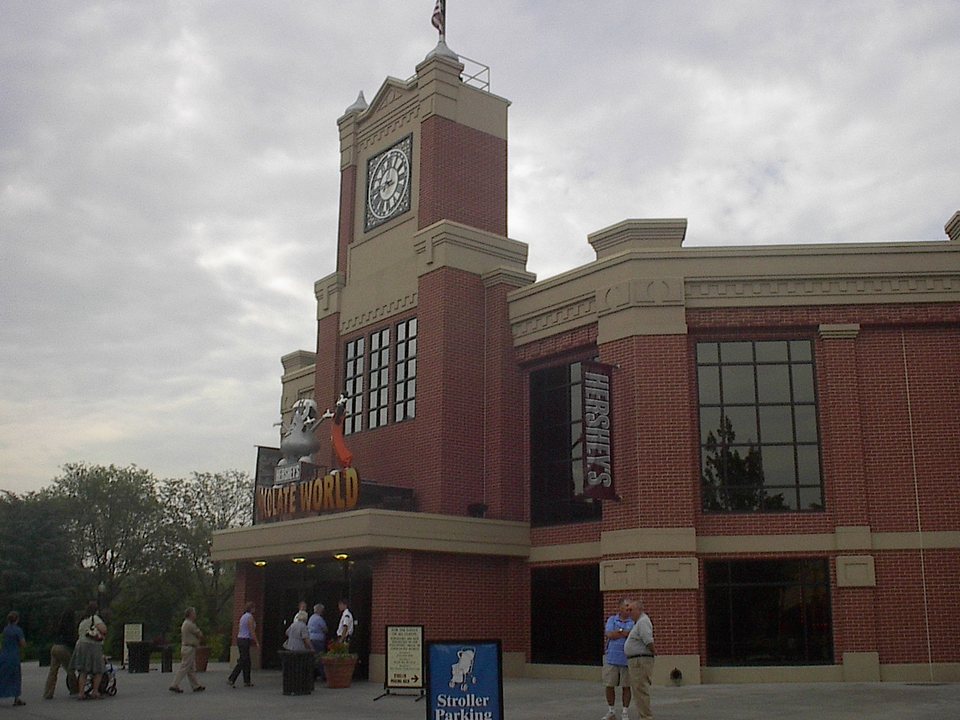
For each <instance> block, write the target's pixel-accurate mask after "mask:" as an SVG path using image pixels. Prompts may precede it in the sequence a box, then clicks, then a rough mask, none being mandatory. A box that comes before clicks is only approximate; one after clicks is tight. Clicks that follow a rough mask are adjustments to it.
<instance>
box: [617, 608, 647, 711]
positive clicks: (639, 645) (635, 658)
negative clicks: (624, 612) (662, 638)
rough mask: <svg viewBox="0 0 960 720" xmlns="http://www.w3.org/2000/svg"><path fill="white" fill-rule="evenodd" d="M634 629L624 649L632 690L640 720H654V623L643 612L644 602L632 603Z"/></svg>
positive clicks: (631, 612)
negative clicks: (651, 681)
mask: <svg viewBox="0 0 960 720" xmlns="http://www.w3.org/2000/svg"><path fill="white" fill-rule="evenodd" d="M630 617H631V618H633V629H632V630H631V631H630V634H629V635H627V641H626V643H624V646H623V649H624V652H625V653H626V655H627V667H629V668H630V689H631V690H632V691H633V692H632V694H633V697H634V698H635V699H636V704H637V712H638V713H639V717H640V720H653V713H652V712H650V676H651V675H652V674H653V657H654V654H655V653H654V649H653V623H652V622H650V618H649V617H648V616H647V614H646V613H645V612H644V611H643V600H634V601H632V602H631V603H630Z"/></svg>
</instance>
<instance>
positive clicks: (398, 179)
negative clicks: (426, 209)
mask: <svg viewBox="0 0 960 720" xmlns="http://www.w3.org/2000/svg"><path fill="white" fill-rule="evenodd" d="M412 150H413V136H412V135H407V137H405V138H403V140H401V141H400V142H398V143H397V144H396V145H394V146H393V147H391V148H387V149H386V150H384V151H383V152H382V153H380V154H379V155H374V156H373V157H372V158H370V159H369V160H368V161H367V207H366V213H365V219H366V222H365V224H364V230H371V229H372V228H375V227H377V226H378V225H382V224H383V223H385V222H387V221H388V220H391V219H393V218H395V217H396V216H398V215H401V214H402V213H405V212H406V211H407V210H409V209H410V181H411V177H410V167H411V159H412V154H413V153H412Z"/></svg>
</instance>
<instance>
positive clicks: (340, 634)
mask: <svg viewBox="0 0 960 720" xmlns="http://www.w3.org/2000/svg"><path fill="white" fill-rule="evenodd" d="M337 607H338V608H340V624H339V625H337V639H338V640H339V641H340V642H342V643H346V644H347V645H349V644H350V636H351V635H353V624H354V623H353V613H351V612H350V602H349V601H348V600H347V599H346V598H342V599H341V600H340V602H339V603H337Z"/></svg>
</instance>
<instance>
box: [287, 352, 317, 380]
mask: <svg viewBox="0 0 960 720" xmlns="http://www.w3.org/2000/svg"><path fill="white" fill-rule="evenodd" d="M316 362H317V354H316V353H315V352H311V351H310V350H294V351H293V352H291V353H287V354H286V355H284V356H283V357H282V358H280V364H281V365H283V374H284V376H286V375H294V374H296V373H297V372H300V371H302V370H303V369H305V368H312V367H313V366H314V365H315V364H316Z"/></svg>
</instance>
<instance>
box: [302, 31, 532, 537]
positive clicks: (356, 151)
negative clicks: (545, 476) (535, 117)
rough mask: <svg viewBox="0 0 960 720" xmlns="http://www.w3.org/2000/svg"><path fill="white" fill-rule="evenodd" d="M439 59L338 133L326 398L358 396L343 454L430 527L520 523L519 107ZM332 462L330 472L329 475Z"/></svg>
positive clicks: (522, 249)
mask: <svg viewBox="0 0 960 720" xmlns="http://www.w3.org/2000/svg"><path fill="white" fill-rule="evenodd" d="M463 73H464V65H463V64H462V63H461V62H460V59H459V58H458V57H457V56H456V55H455V54H454V53H453V52H451V51H450V50H449V49H448V48H447V47H446V45H445V44H443V43H440V44H439V45H438V46H437V48H436V49H435V50H434V51H433V52H431V53H430V54H429V55H427V57H426V58H425V59H424V61H423V62H421V63H420V64H419V65H418V66H417V69H416V74H415V75H414V76H413V77H412V78H410V79H408V80H398V79H396V78H387V79H386V81H385V82H384V83H383V85H382V86H381V87H380V89H379V90H378V91H377V93H376V95H375V96H374V98H373V100H372V101H371V102H370V104H369V106H367V104H366V103H365V101H364V99H363V94H362V93H361V94H360V97H358V99H357V101H356V102H355V103H354V104H353V105H351V106H350V107H348V108H347V110H346V111H345V113H344V115H343V116H342V117H341V118H340V119H339V120H338V126H339V130H340V152H341V162H340V223H339V233H338V239H337V265H336V271H335V272H334V273H332V274H330V275H328V276H327V277H325V278H323V279H321V280H319V281H318V282H317V283H316V286H315V292H316V297H317V322H318V334H317V360H316V377H315V392H316V398H317V401H318V403H320V405H321V407H323V406H324V405H325V404H330V403H332V402H333V400H334V399H335V398H336V397H337V396H338V395H339V393H340V392H346V394H347V395H348V398H349V400H348V418H347V421H346V423H345V431H346V432H347V433H348V438H347V442H348V444H349V445H350V447H351V449H352V450H353V452H354V455H355V456H356V457H357V464H358V467H359V468H360V471H361V474H362V476H363V477H364V478H365V479H369V480H371V481H377V482H381V483H384V484H387V485H391V486H402V487H407V488H410V489H412V490H414V492H415V496H416V498H417V507H418V510H420V511H425V512H436V513H443V514H449V515H466V514H468V508H474V510H473V511H471V512H474V513H476V512H477V510H476V508H479V507H483V508H485V510H484V512H486V513H487V514H488V516H492V517H499V518H503V519H521V518H523V507H524V505H523V500H524V488H523V487H522V486H523V483H516V482H509V483H508V482H507V480H506V478H510V477H512V478H515V477H516V470H515V469H511V468H507V467H501V465H503V464H504V463H505V462H506V459H508V458H509V457H511V456H512V455H513V454H512V453H511V452H510V451H509V448H508V447H507V444H508V443H510V442H514V441H515V437H514V434H513V432H512V430H513V426H514V425H515V424H516V423H517V421H518V418H516V416H515V412H514V408H510V407H504V406H503V403H497V404H494V405H492V406H491V405H488V403H487V402H486V401H485V398H487V397H496V398H504V397H517V396H518V395H519V393H520V392H521V390H522V387H521V379H520V375H519V372H518V370H517V368H516V363H515V362H514V360H513V354H512V337H511V333H510V326H509V322H508V318H507V303H506V295H507V293H508V292H509V291H510V290H513V289H515V288H517V287H521V286H524V285H527V284H529V283H531V282H533V280H534V276H533V275H532V274H530V273H528V272H527V271H526V258H527V248H526V245H524V244H523V243H519V242H516V241H514V240H510V239H509V238H508V237H507V234H506V233H507V108H508V106H509V102H508V101H507V100H505V99H503V98H501V97H498V96H496V95H493V94H492V93H490V92H489V91H487V90H486V89H485V88H481V87H476V86H474V85H472V84H469V83H468V82H465V81H464V79H463ZM328 457H329V448H328V447H324V448H321V450H320V453H319V454H318V461H319V462H321V463H326V462H328Z"/></svg>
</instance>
